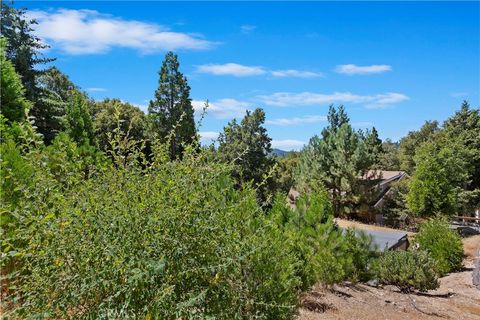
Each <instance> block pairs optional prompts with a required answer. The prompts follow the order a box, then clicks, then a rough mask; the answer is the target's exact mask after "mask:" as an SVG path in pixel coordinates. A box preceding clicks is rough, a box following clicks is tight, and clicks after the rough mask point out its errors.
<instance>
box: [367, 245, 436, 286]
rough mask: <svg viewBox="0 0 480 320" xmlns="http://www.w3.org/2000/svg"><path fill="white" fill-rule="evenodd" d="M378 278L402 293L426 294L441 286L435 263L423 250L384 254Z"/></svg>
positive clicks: (381, 258) (380, 261)
mask: <svg viewBox="0 0 480 320" xmlns="http://www.w3.org/2000/svg"><path fill="white" fill-rule="evenodd" d="M377 277H378V280H379V281H380V283H383V284H388V285H394V286H397V287H398V288H399V289H400V290H401V291H402V292H410V291H413V290H418V291H422V292H425V291H427V290H433V289H436V288H438V286H439V282H438V279H437V273H436V271H435V262H434V261H433V259H432V258H430V256H429V255H428V253H427V252H425V251H421V250H413V251H386V252H384V253H383V254H382V256H381V257H380V259H379V261H378V269H377Z"/></svg>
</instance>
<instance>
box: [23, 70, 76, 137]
mask: <svg viewBox="0 0 480 320" xmlns="http://www.w3.org/2000/svg"><path fill="white" fill-rule="evenodd" d="M37 87H38V88H39V89H40V92H39V97H38V99H37V101H36V106H37V108H35V109H34V110H32V111H33V112H32V113H33V116H34V117H35V125H36V127H37V131H38V132H39V133H41V134H42V135H43V137H44V138H43V139H44V142H45V144H47V145H48V144H50V143H51V142H52V141H53V139H54V138H55V136H56V135H57V134H58V133H59V132H61V131H64V130H65V126H64V117H65V113H66V109H67V105H68V101H69V100H70V98H71V96H72V95H73V92H74V91H79V88H78V87H77V86H75V85H74V84H73V83H72V82H71V81H70V79H69V78H68V76H67V75H65V74H64V73H62V72H61V71H60V70H58V69H57V68H56V67H52V68H49V69H47V70H46V71H45V72H44V73H42V74H41V75H40V76H39V77H37Z"/></svg>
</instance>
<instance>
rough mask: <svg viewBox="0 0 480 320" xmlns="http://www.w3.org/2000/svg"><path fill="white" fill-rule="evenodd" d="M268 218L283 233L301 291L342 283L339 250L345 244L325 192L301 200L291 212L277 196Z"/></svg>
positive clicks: (342, 275) (340, 250)
mask: <svg viewBox="0 0 480 320" xmlns="http://www.w3.org/2000/svg"><path fill="white" fill-rule="evenodd" d="M270 214H271V216H272V217H273V219H274V220H275V221H276V222H277V225H278V226H279V228H280V229H281V230H282V231H283V234H284V237H285V239H286V243H287V245H288V246H289V248H290V251H291V252H292V253H293V254H294V255H295V256H296V257H297V258H298V259H299V261H300V264H299V267H298V268H297V273H298V275H299V277H300V278H301V280H302V289H307V288H309V287H310V286H311V285H313V284H314V283H315V282H317V281H320V282H322V283H324V284H326V285H328V284H333V283H336V282H339V281H341V280H343V278H344V276H345V273H344V270H343V263H342V259H343V256H342V253H343V249H341V248H343V247H344V246H345V242H344V240H343V237H342V234H341V231H340V230H338V229H337V228H336V227H335V225H334V223H333V214H332V208H331V205H330V201H329V200H328V196H327V194H326V192H325V191H323V190H321V189H320V190H318V189H317V191H315V192H312V193H311V194H305V195H303V196H301V197H300V198H299V199H297V202H296V207H295V208H294V209H292V208H290V207H287V206H286V204H285V198H284V196H277V198H276V201H275V202H274V206H273V208H272V210H271V213H270Z"/></svg>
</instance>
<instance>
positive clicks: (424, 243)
mask: <svg viewBox="0 0 480 320" xmlns="http://www.w3.org/2000/svg"><path fill="white" fill-rule="evenodd" d="M415 243H418V245H419V248H420V250H424V251H426V252H428V253H429V254H430V256H431V257H432V258H433V260H434V261H435V270H436V271H437V272H438V273H439V274H440V275H445V274H447V273H449V272H452V271H455V270H458V269H460V268H461V267H462V261H463V245H462V241H461V239H460V236H459V235H458V234H457V233H456V232H455V231H454V230H451V229H450V228H449V226H448V222H447V221H446V220H444V219H432V220H430V221H428V222H425V223H424V224H422V225H421V226H420V231H419V232H418V233H417V235H416V236H415Z"/></svg>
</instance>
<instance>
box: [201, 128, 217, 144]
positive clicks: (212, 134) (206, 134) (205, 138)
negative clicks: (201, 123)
mask: <svg viewBox="0 0 480 320" xmlns="http://www.w3.org/2000/svg"><path fill="white" fill-rule="evenodd" d="M199 134H200V139H201V141H202V142H204V143H210V142H212V140H216V139H217V138H218V135H219V133H218V132H216V131H200V132H199Z"/></svg>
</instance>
